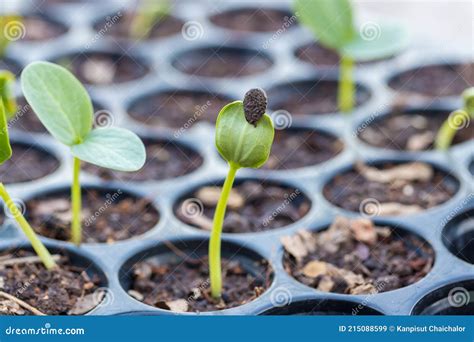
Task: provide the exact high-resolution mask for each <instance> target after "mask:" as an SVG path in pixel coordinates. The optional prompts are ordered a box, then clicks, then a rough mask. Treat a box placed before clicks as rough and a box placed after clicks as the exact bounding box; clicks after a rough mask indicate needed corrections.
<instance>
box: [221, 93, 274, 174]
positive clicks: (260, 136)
mask: <svg viewBox="0 0 474 342" xmlns="http://www.w3.org/2000/svg"><path fill="white" fill-rule="evenodd" d="M274 135H275V131H274V128H273V123H272V120H271V119H270V117H269V116H268V115H267V114H265V115H263V116H262V117H261V118H260V120H259V121H258V122H257V123H256V126H254V125H252V124H249V123H248V122H247V120H246V119H245V114H244V106H243V103H242V101H235V102H232V103H230V104H228V105H226V106H225V107H224V108H222V110H221V111H220V113H219V116H218V118H217V122H216V147H217V150H218V151H219V153H220V154H221V156H222V157H223V158H224V159H225V160H227V161H228V162H229V163H230V164H233V165H234V166H237V167H250V168H259V167H260V166H262V165H263V164H264V163H265V162H266V161H267V159H268V156H269V155H270V150H271V147H272V143H273V137H274Z"/></svg>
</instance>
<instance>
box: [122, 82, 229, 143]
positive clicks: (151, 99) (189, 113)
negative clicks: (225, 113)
mask: <svg viewBox="0 0 474 342" xmlns="http://www.w3.org/2000/svg"><path fill="white" fill-rule="evenodd" d="M229 102H231V99H229V98H226V97H225V96H222V95H218V94H212V93H207V92H201V91H187V90H173V91H169V92H163V93H159V94H154V95H151V96H147V97H144V98H142V99H140V100H138V101H136V102H135V103H134V104H133V105H132V106H131V107H130V109H129V110H128V114H129V115H130V116H131V117H132V118H134V119H136V120H138V121H140V122H143V123H145V124H147V125H153V126H156V127H163V128H174V129H177V131H176V132H175V133H176V134H178V135H181V134H182V132H181V131H180V129H181V128H184V129H185V130H186V129H189V128H191V127H192V126H193V125H194V124H195V123H197V122H200V121H207V122H210V123H215V122H216V119H217V113H219V111H220V110H221V109H222V107H224V106H225V105H226V104H228V103H229Z"/></svg>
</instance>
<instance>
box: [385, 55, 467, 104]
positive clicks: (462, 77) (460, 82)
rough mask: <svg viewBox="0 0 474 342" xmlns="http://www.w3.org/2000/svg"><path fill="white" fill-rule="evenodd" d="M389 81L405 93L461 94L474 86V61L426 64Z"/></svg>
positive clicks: (394, 87) (430, 95)
mask: <svg viewBox="0 0 474 342" xmlns="http://www.w3.org/2000/svg"><path fill="white" fill-rule="evenodd" d="M388 83H389V86H390V87H391V88H393V89H395V90H397V91H400V92H404V93H412V94H420V95H425V96H429V97H442V96H459V95H460V94H461V93H462V92H463V91H464V90H465V89H466V88H468V87H472V86H474V63H465V64H431V65H426V66H422V67H419V68H415V69H410V70H407V71H404V72H401V73H399V74H397V75H395V76H393V77H392V78H391V79H390V80H389V82H388Z"/></svg>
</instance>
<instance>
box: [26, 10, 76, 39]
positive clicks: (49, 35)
mask: <svg viewBox="0 0 474 342" xmlns="http://www.w3.org/2000/svg"><path fill="white" fill-rule="evenodd" d="M21 22H22V24H23V25H24V27H25V29H24V30H23V31H22V32H24V37H22V40H24V41H29V42H39V41H44V40H50V39H53V38H57V37H59V36H60V35H62V34H64V33H66V32H67V28H66V27H64V26H63V25H61V24H59V23H56V22H54V21H51V20H48V19H45V18H43V17H41V16H38V15H31V16H30V15H28V16H22V18H21Z"/></svg>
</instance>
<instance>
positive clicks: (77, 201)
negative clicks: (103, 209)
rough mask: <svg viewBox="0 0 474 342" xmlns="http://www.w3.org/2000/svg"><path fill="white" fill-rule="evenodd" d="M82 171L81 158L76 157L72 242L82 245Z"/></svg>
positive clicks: (73, 183) (73, 182)
mask: <svg viewBox="0 0 474 342" xmlns="http://www.w3.org/2000/svg"><path fill="white" fill-rule="evenodd" d="M80 171H81V161H80V159H78V158H76V157H74V161H73V176H72V187H71V201H72V222H71V242H72V243H74V244H75V245H78V246H79V245H80V244H81V241H82V228H81V222H82V217H81V206H82V202H81V201H82V199H81V183H80V181H79V174H80Z"/></svg>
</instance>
